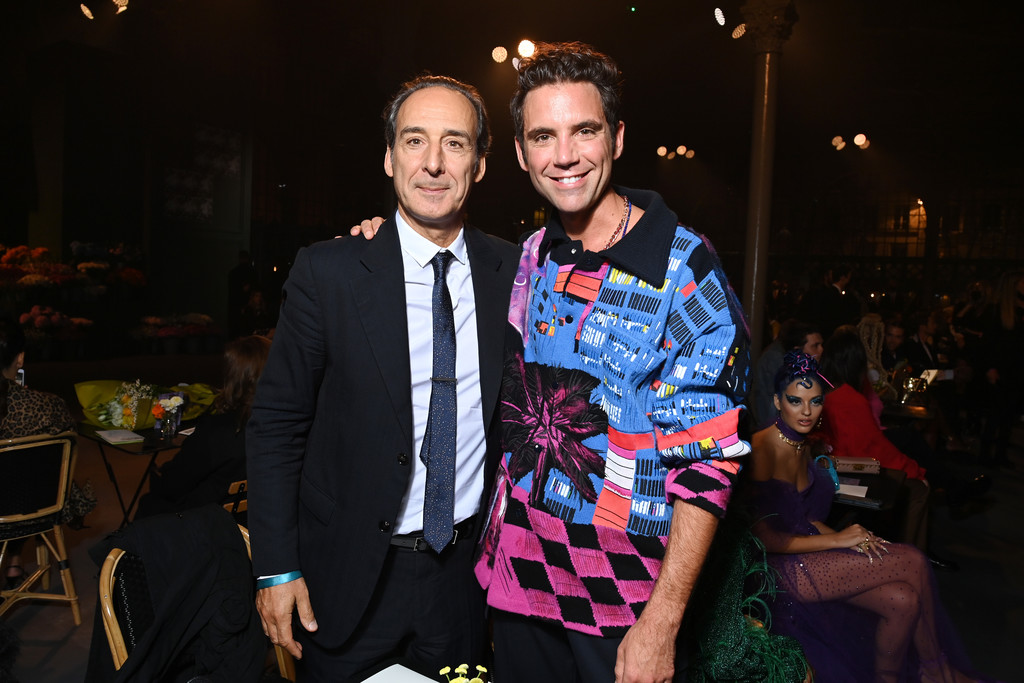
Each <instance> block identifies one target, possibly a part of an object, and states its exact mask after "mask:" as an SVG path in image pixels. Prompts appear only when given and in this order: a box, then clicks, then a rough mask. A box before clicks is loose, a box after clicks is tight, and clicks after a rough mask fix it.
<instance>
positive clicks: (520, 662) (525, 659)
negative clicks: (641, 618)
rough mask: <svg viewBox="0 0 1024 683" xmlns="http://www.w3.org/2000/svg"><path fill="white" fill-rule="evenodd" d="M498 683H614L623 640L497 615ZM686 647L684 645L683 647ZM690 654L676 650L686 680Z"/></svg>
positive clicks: (681, 675) (678, 670)
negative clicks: (532, 682) (619, 650)
mask: <svg viewBox="0 0 1024 683" xmlns="http://www.w3.org/2000/svg"><path fill="white" fill-rule="evenodd" d="M492 615H493V618H494V676H493V677H492V680H493V681H494V683H521V682H522V681H558V682H559V683H613V681H615V659H616V656H617V654H618V649H619V643H621V642H622V638H601V637H599V636H590V635H586V634H584V633H579V632H578V631H571V630H569V629H567V628H565V627H563V626H562V625H560V624H554V623H551V622H546V621H541V620H539V619H529V618H527V617H524V616H521V615H518V614H510V613H508V612H502V611H499V610H493V611H492ZM680 645H681V644H680ZM686 664H687V662H686V649H685V648H684V647H681V646H677V647H676V675H675V678H674V679H673V680H675V681H676V682H677V683H681V682H682V681H685V680H686Z"/></svg>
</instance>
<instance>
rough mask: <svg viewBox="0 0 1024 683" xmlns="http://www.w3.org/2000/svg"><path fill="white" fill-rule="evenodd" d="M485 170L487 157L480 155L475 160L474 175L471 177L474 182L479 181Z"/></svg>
mask: <svg viewBox="0 0 1024 683" xmlns="http://www.w3.org/2000/svg"><path fill="white" fill-rule="evenodd" d="M486 171H487V157H480V158H479V159H477V160H476V175H475V176H474V177H473V182H474V183H479V182H480V181H481V180H482V179H483V177H484V172H486Z"/></svg>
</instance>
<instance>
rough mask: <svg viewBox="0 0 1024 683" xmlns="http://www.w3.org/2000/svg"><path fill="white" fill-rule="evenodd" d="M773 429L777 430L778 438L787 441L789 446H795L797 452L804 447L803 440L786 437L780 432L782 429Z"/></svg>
mask: <svg viewBox="0 0 1024 683" xmlns="http://www.w3.org/2000/svg"><path fill="white" fill-rule="evenodd" d="M775 431H776V432H778V434H779V438H780V439H782V440H783V441H784V442H785V443H788V444H789V445H790V446H792V447H793V448H795V449H796V452H797V453H799V452H800V451H802V450H803V449H804V442H803V441H794V440H793V439H790V438H788V437H787V436H786V435H785V434H783V433H782V430H781V429H779V428H778V427H776V428H775Z"/></svg>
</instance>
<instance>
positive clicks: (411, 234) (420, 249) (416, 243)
mask: <svg viewBox="0 0 1024 683" xmlns="http://www.w3.org/2000/svg"><path fill="white" fill-rule="evenodd" d="M395 224H396V225H397V226H398V241H399V243H400V244H401V245H402V251H404V252H405V253H406V254H407V255H408V256H409V258H411V259H412V260H413V261H415V262H416V265H418V266H419V267H420V268H426V267H427V266H428V265H430V261H431V259H433V258H434V256H435V255H436V254H437V252H439V251H441V249H443V247H439V246H437V245H436V244H434V243H433V242H431V241H430V240H428V239H427V238H426V237H424V236H423V235H421V234H419V233H418V232H416V231H415V230H414V229H413V227H412V226H411V225H409V224H408V223H407V222H406V221H405V219H404V218H402V214H401V213H400V212H398V211H395ZM447 250H448V251H450V252H451V253H452V256H454V257H455V260H456V261H458V262H459V263H462V264H466V263H467V261H468V253H467V251H466V232H465V230H463V229H462V228H459V234H458V235H456V236H455V240H454V241H452V243H451V244H449V245H448V247H447Z"/></svg>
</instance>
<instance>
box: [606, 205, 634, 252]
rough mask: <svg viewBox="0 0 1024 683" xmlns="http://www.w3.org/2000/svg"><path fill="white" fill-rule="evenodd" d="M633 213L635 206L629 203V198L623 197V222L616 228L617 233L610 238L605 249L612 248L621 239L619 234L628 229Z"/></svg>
mask: <svg viewBox="0 0 1024 683" xmlns="http://www.w3.org/2000/svg"><path fill="white" fill-rule="evenodd" d="M631 213H633V204H632V203H631V202H630V201H629V197H625V196H623V197H622V220H621V221H619V226H618V227H617V228H615V232H613V233H612V236H611V238H609V240H608V243H607V244H606V245H604V248H605V249H607V248H609V247H610V246H612V245H613V244H615V240H617V239H618V238H619V233H620V232H622V229H623V228H624V227H626V224H627V223H629V216H630V214H631Z"/></svg>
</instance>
